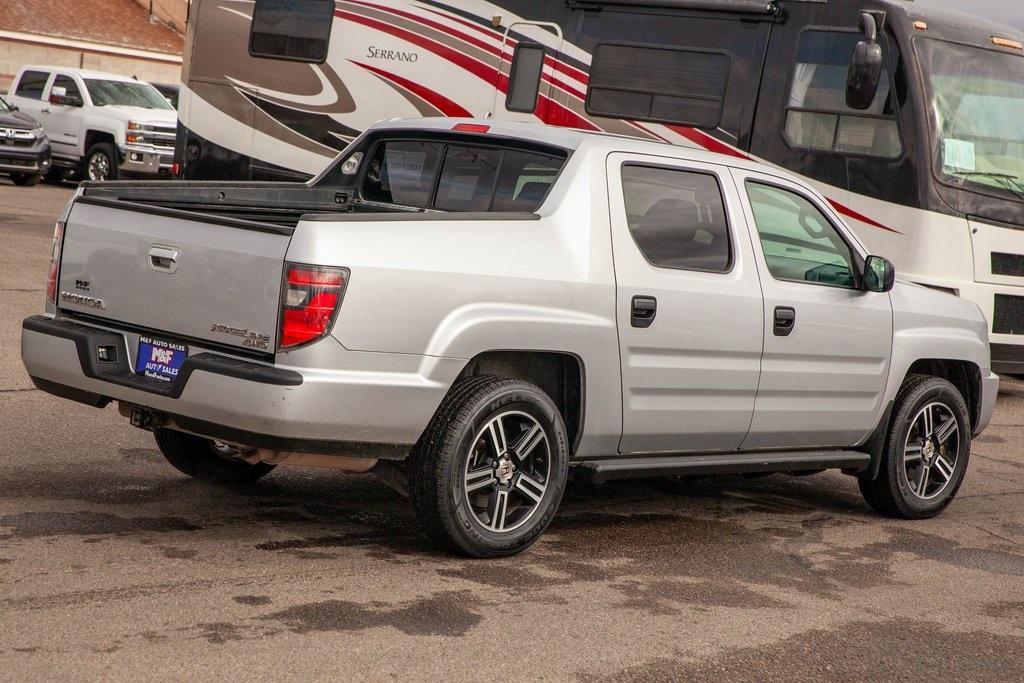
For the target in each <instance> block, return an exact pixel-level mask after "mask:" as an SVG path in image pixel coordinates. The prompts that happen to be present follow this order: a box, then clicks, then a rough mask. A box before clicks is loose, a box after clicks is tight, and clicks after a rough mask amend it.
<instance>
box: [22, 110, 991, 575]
mask: <svg viewBox="0 0 1024 683" xmlns="http://www.w3.org/2000/svg"><path fill="white" fill-rule="evenodd" d="M48 299H49V302H48V304H47V312H46V314H45V315H38V316H33V317H30V318H27V319H26V320H25V321H24V324H23V333H22V358H23V360H24V364H25V367H26V368H27V370H28V373H29V374H30V375H31V377H32V378H33V380H34V382H35V384H36V386H38V387H39V388H40V389H42V390H44V391H47V392H50V393H52V394H55V395H57V396H63V397H66V398H69V399H73V400H77V401H81V402H84V403H87V404H90V405H93V406H98V407H101V406H105V405H106V404H108V403H109V402H110V401H117V402H118V404H119V406H120V411H121V413H122V414H123V415H124V416H126V417H130V419H131V421H132V423H133V424H134V425H136V426H138V427H142V428H144V429H149V430H152V431H153V432H154V433H155V436H156V441H157V443H158V444H159V447H160V449H161V450H162V452H163V453H164V455H165V456H166V457H167V459H168V460H169V461H170V462H171V463H172V464H173V465H174V466H175V467H177V468H178V469H180V470H181V471H183V472H185V473H187V474H189V475H192V476H194V477H199V478H201V479H206V480H210V481H215V482H234V483H238V482H247V481H253V480H255V479H257V478H259V477H261V476H263V475H265V474H266V473H267V472H269V471H270V470H271V469H272V468H273V467H274V466H275V465H276V464H282V463H283V464H296V465H312V466H319V467H333V468H337V469H341V470H346V471H350V472H367V471H374V472H377V473H378V474H379V475H380V476H381V477H382V479H384V480H385V481H386V482H388V483H389V484H391V485H394V486H395V487H397V488H399V489H405V490H407V492H408V494H409V496H410V498H411V501H412V504H413V506H414V509H415V511H416V513H417V515H418V518H419V519H420V520H421V521H422V523H423V526H424V528H425V529H426V530H427V531H428V532H429V533H430V534H431V535H432V536H433V537H434V538H436V539H438V540H439V541H441V542H442V543H444V544H446V545H447V546H448V547H450V548H452V549H454V550H456V551H458V552H463V553H468V554H471V555H477V556H489V557H493V556H499V555H506V554H511V553H515V552H518V551H520V550H522V549H523V548H525V547H526V546H528V545H529V544H530V543H532V542H533V541H534V540H535V539H536V538H537V537H538V536H539V535H540V534H541V532H542V531H543V530H544V529H545V527H546V526H547V525H548V523H549V522H550V521H551V518H552V516H553V515H554V514H555V510H556V508H557V507H558V504H559V501H560V499H561V497H562V492H563V490H564V488H565V486H566V483H567V481H568V479H569V475H570V472H572V473H575V474H576V475H577V476H578V477H580V478H584V479H589V480H591V481H594V482H604V481H608V480H611V479H615V478H618V477H636V476H658V475H687V474H708V473H726V472H744V473H763V472H799V473H807V472H813V471H819V470H825V469H841V470H842V471H844V472H846V473H848V474H851V475H854V476H856V477H857V478H858V481H859V483H860V488H861V490H862V491H863V493H864V496H865V498H866V499H867V501H868V503H869V504H870V505H871V506H872V507H874V508H875V509H877V510H879V511H881V512H883V513H885V514H890V515H896V516H900V517H904V518H924V517H930V516H932V515H935V514H938V513H939V512H940V511H941V510H943V509H944V508H945V507H946V506H947V505H948V504H949V503H950V501H951V500H952V499H953V497H954V495H955V494H956V492H957V489H958V488H959V486H960V483H961V482H962V481H963V478H964V472H965V470H966V467H967V462H968V457H969V454H970V444H971V438H972V435H976V434H978V433H979V432H980V431H981V430H982V429H984V427H985V426H986V425H987V424H988V422H989V419H990V418H991V415H992V410H993V405H994V403H995V399H996V391H997V386H998V378H997V377H996V376H995V375H994V374H993V373H992V372H991V370H990V366H989V349H988V341H987V340H988V335H987V327H986V324H985V320H984V319H983V317H982V314H981V312H980V311H979V310H978V308H977V307H976V306H975V305H974V304H971V303H969V302H967V301H965V300H963V299H960V298H957V297H955V296H951V295H949V294H945V293H943V292H940V291H935V290H931V289H927V288H925V287H921V286H916V285H911V284H905V283H902V282H900V283H894V273H893V269H892V266H891V264H889V263H888V262H887V261H886V260H885V259H884V258H880V257H877V256H869V255H868V254H867V253H866V252H865V250H864V248H863V246H862V245H861V244H860V242H858V241H857V239H856V237H854V235H853V233H852V232H851V231H850V230H849V229H848V228H847V227H846V226H845V225H844V224H843V222H842V220H841V219H840V218H839V217H838V216H837V215H836V214H835V212H834V211H833V210H832V209H831V208H830V206H829V204H828V202H827V201H825V200H824V199H823V198H822V197H821V196H820V195H819V194H818V193H816V192H815V191H814V190H813V189H811V188H810V187H808V186H807V185H805V184H803V183H801V182H799V181H798V180H796V179H794V178H793V177H792V176H790V175H788V174H786V173H784V172H781V171H778V170H777V169H773V168H769V167H767V166H764V165H761V164H758V163H754V162H748V161H742V160H737V159H735V158H731V157H728V158H727V157H724V156H718V155H715V154H710V153H705V152H700V151H696V150H691V149H685V148H682V147H677V146H671V145H668V144H657V143H652V142H642V141H637V140H631V139H625V138H619V137H612V136H607V135H596V134H589V133H581V132H576V131H571V130H565V129H551V128H544V127H541V126H534V125H530V124H520V123H513V122H494V121H479V120H456V121H453V120H445V119H434V120H429V119H428V120H416V121H392V122H388V123H385V124H381V125H379V126H375V127H374V128H372V129H370V130H369V131H367V132H366V133H365V134H364V135H363V136H362V137H360V138H359V139H357V140H356V141H355V142H354V143H353V144H352V145H351V146H350V147H349V148H348V149H347V150H346V151H345V152H343V153H342V155H341V156H340V157H339V159H338V161H337V162H336V163H335V164H334V165H332V166H331V167H330V168H329V169H328V170H327V171H325V172H324V173H323V174H321V176H319V177H318V178H316V179H314V180H312V181H310V183H308V184H288V183H263V184H260V183H98V184H94V183H85V184H83V186H82V188H81V189H80V190H79V192H78V194H77V195H76V196H75V197H74V199H73V200H72V201H71V203H70V204H69V205H68V207H67V209H66V210H65V212H64V213H63V215H62V216H61V217H60V219H59V221H58V223H57V226H56V231H55V235H54V249H53V263H52V267H51V270H50V279H49V283H48Z"/></svg>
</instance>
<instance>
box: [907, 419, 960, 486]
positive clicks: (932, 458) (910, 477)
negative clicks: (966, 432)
mask: <svg viewBox="0 0 1024 683" xmlns="http://www.w3.org/2000/svg"><path fill="white" fill-rule="evenodd" d="M961 444H962V439H961V437H960V425H959V424H958V423H957V419H956V415H955V414H954V413H953V411H952V410H951V409H950V408H949V407H948V406H947V405H945V404H944V403H938V402H936V403H929V404H928V405H926V406H924V407H923V408H921V410H919V411H918V412H917V415H915V416H914V419H913V420H912V421H911V423H910V430H909V431H908V432H907V440H906V442H905V444H904V447H903V468H902V473H903V476H904V477H905V483H906V484H907V486H908V487H909V488H910V490H911V491H912V492H913V494H914V495H915V496H917V497H918V498H920V499H921V500H932V499H933V498H936V497H937V496H939V495H940V494H941V493H943V492H944V491H945V490H946V489H947V488H949V486H950V485H951V484H952V483H953V474H954V472H956V467H957V463H958V461H959V459H960V452H961V448H962V446H961Z"/></svg>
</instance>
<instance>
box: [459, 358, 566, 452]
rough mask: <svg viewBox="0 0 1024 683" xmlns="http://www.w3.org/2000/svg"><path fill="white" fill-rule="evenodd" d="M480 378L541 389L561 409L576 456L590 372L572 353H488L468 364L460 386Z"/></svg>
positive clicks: (471, 360) (461, 376)
mask: <svg viewBox="0 0 1024 683" xmlns="http://www.w3.org/2000/svg"><path fill="white" fill-rule="evenodd" d="M479 375H498V376H501V377H510V378H513V379H519V380H522V381H524V382H530V383H531V384H535V385H537V386H538V387H539V388H540V389H542V390H543V391H544V392H545V393H546V394H547V395H548V396H550V397H551V400H552V401H554V402H555V405H556V406H558V411H559V413H560V414H561V415H562V421H563V422H564V423H565V429H566V436H567V437H568V441H569V452H570V455H572V454H574V453H575V452H576V449H577V448H578V447H579V443H580V439H581V437H582V436H583V421H584V415H585V414H586V370H585V367H584V363H583V359H582V358H580V357H579V356H578V355H576V354H574V353H571V352H568V351H539V350H529V351H524V350H514V349H500V350H492V351H484V352H482V353H478V354H477V355H476V356H474V357H473V358H471V359H470V360H469V362H467V363H466V365H465V367H464V368H463V369H462V372H460V373H459V376H458V377H457V378H456V382H457V381H459V380H461V379H465V378H467V377H475V376H479Z"/></svg>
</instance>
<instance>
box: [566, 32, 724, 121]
mask: <svg viewBox="0 0 1024 683" xmlns="http://www.w3.org/2000/svg"><path fill="white" fill-rule="evenodd" d="M730 63H731V60H730V58H729V56H728V55H727V54H725V53H723V52H712V51H708V50H695V49H694V50H687V49H682V48H670V47H649V46H637V45H616V44H611V43H605V44H603V45H598V46H597V49H596V50H595V51H594V59H593V63H592V64H591V68H590V85H589V87H588V89H587V103H586V109H587V113H588V114H590V115H592V116H607V117H611V118H622V119H637V120H642V121H662V122H666V123H678V124H683V125H689V126H698V127H700V128H716V127H718V125H719V123H721V120H722V108H723V105H724V101H725V90H726V85H727V84H728V80H729V67H730Z"/></svg>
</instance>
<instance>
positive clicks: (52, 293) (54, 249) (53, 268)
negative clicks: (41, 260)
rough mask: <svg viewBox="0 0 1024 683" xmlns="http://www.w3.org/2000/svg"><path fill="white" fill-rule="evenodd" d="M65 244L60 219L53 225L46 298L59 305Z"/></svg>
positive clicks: (62, 225)
mask: <svg viewBox="0 0 1024 683" xmlns="http://www.w3.org/2000/svg"><path fill="white" fill-rule="evenodd" d="M63 244H64V224H63V223H61V222H60V221H58V222H57V224H56V225H54V226H53V243H52V244H51V246H50V274H49V276H48V277H47V279H46V300H47V301H49V302H50V303H51V304H53V305H54V306H56V305H57V276H58V274H59V273H60V252H61V247H62V246H63Z"/></svg>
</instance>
